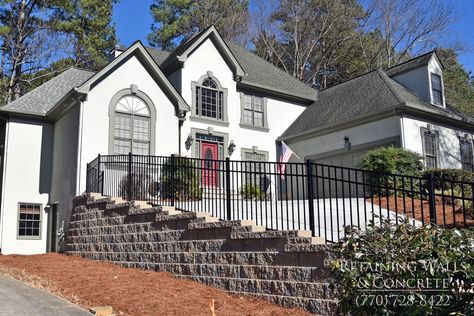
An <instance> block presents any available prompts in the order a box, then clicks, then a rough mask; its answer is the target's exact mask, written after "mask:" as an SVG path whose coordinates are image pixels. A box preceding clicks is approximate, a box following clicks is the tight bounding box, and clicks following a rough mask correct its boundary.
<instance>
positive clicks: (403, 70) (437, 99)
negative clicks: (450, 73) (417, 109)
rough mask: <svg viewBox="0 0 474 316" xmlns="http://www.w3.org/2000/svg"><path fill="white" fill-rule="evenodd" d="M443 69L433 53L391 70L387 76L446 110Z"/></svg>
mask: <svg viewBox="0 0 474 316" xmlns="http://www.w3.org/2000/svg"><path fill="white" fill-rule="evenodd" d="M443 69H444V66H443V64H442V63H441V61H440V60H439V58H438V55H437V54H436V52H435V51H432V52H429V53H427V54H424V55H421V56H418V57H416V58H413V59H410V60H408V61H406V62H404V63H401V64H398V65H396V66H393V67H391V68H389V69H388V70H387V74H388V75H389V76H390V77H391V78H392V79H393V80H395V81H397V82H398V83H400V84H401V85H403V86H404V87H406V88H407V89H409V90H411V91H412V92H413V93H415V94H416V95H417V96H419V97H420V98H422V99H423V100H425V101H426V102H428V103H431V104H433V105H436V106H440V107H443V108H444V107H446V101H445V96H444V83H443Z"/></svg>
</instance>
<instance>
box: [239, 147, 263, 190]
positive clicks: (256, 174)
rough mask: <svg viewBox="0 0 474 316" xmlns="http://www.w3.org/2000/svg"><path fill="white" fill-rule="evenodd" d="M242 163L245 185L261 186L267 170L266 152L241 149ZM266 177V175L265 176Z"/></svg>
mask: <svg viewBox="0 0 474 316" xmlns="http://www.w3.org/2000/svg"><path fill="white" fill-rule="evenodd" d="M242 160H243V161H244V170H243V171H244V174H245V179H244V182H245V184H259V185H262V186H264V185H263V182H264V181H265V179H264V178H265V173H266V170H267V164H266V162H267V161H268V152H266V151H262V150H256V149H255V150H254V149H245V148H242ZM267 176H268V175H267Z"/></svg>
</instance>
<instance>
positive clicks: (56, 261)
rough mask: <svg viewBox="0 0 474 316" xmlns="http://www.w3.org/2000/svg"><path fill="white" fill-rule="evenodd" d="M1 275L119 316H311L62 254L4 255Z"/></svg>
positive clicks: (155, 274) (0, 258)
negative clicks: (212, 313)
mask: <svg viewBox="0 0 474 316" xmlns="http://www.w3.org/2000/svg"><path fill="white" fill-rule="evenodd" d="M0 273H4V274H7V275H10V276H12V277H14V278H17V279H19V280H21V281H23V282H26V283H29V284H31V285H33V286H35V287H39V288H43V289H45V290H47V291H48V292H51V293H53V294H55V295H57V296H60V297H63V298H65V299H67V300H69V301H71V302H73V303H75V304H77V305H79V306H82V307H84V308H90V307H94V306H112V307H113V309H114V312H115V314H116V315H189V316H191V315H192V316H194V315H211V311H210V308H209V303H210V301H211V299H214V300H215V315H219V316H220V315H310V314H309V313H307V312H305V311H302V310H299V309H286V308H282V307H279V306H277V305H274V304H272V303H269V302H267V301H264V300H261V299H256V298H251V297H238V296H233V295H229V294H228V293H226V292H224V291H221V290H218V289H215V288H212V287H208V286H204V285H201V284H199V283H196V282H194V281H190V280H182V279H178V278H175V277H173V276H172V275H171V274H168V273H164V272H154V271H146V270H139V269H127V268H122V267H119V266H117V265H113V264H109V263H105V262H98V261H92V260H86V259H82V258H78V257H73V256H66V255H60V254H44V255H34V256H20V255H9V256H3V255H0Z"/></svg>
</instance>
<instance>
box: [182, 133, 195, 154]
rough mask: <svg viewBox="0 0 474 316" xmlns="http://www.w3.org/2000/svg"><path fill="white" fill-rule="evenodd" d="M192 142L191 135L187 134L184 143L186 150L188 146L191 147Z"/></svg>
mask: <svg viewBox="0 0 474 316" xmlns="http://www.w3.org/2000/svg"><path fill="white" fill-rule="evenodd" d="M193 142H194V138H193V135H191V134H189V135H188V138H187V139H186V142H185V143H184V144H185V145H186V150H189V148H191V145H192V144H193Z"/></svg>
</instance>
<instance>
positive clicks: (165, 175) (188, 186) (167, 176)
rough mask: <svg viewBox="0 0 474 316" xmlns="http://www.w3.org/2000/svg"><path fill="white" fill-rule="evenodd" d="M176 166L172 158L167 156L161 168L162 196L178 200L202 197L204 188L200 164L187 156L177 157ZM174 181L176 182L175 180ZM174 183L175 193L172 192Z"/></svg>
mask: <svg viewBox="0 0 474 316" xmlns="http://www.w3.org/2000/svg"><path fill="white" fill-rule="evenodd" d="M174 159H175V165H174V167H173V166H172V164H171V158H167V159H166V160H165V161H164V163H163V166H162V169H161V188H162V189H161V195H162V198H168V199H170V198H172V197H174V198H175V199H177V200H188V199H192V200H193V199H197V200H200V199H202V189H201V187H200V183H199V169H198V167H199V166H196V165H195V161H194V160H192V159H188V158H185V157H175V158H174ZM173 181H174V182H173ZM172 184H173V185H174V194H172Z"/></svg>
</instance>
